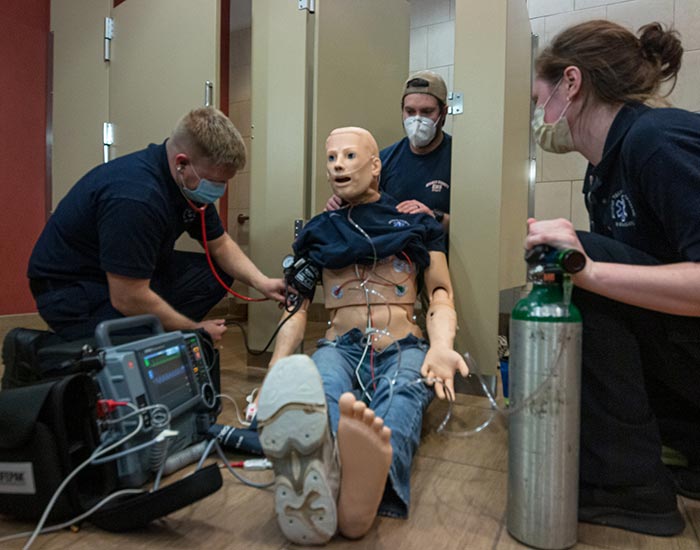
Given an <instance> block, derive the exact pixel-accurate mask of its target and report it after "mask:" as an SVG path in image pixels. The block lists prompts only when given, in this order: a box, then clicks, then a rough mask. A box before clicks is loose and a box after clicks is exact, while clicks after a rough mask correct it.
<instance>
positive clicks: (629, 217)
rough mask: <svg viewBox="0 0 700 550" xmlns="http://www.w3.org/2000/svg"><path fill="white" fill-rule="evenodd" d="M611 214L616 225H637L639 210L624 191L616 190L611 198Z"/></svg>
mask: <svg viewBox="0 0 700 550" xmlns="http://www.w3.org/2000/svg"><path fill="white" fill-rule="evenodd" d="M610 214H611V216H612V219H613V222H614V223H615V227H631V226H634V225H636V217H637V212H636V211H635V209H634V206H633V205H632V201H631V200H630V198H629V197H628V196H627V195H626V194H625V193H624V192H623V191H617V192H615V193H614V194H613V195H612V197H611V200H610Z"/></svg>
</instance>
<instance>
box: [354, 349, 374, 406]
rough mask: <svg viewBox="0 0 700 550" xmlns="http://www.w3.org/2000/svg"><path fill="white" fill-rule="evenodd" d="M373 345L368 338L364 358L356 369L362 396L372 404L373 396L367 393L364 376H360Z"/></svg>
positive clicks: (363, 351) (363, 352)
mask: <svg viewBox="0 0 700 550" xmlns="http://www.w3.org/2000/svg"><path fill="white" fill-rule="evenodd" d="M371 345H372V341H371V340H370V339H369V338H367V339H366V343H365V348H364V349H363V350H362V356H361V357H360V360H359V361H358V362H357V366H356V367H355V378H357V382H358V383H359V384H360V389H362V395H363V396H366V397H367V400H368V401H369V402H370V403H371V402H372V396H371V395H370V394H369V392H368V391H367V388H366V387H365V384H364V382H362V376H361V375H360V369H361V368H362V363H364V361H365V357H367V352H368V351H369V348H370V346H371Z"/></svg>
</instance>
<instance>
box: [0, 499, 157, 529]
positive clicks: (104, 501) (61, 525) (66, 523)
mask: <svg viewBox="0 0 700 550" xmlns="http://www.w3.org/2000/svg"><path fill="white" fill-rule="evenodd" d="M145 492H146V491H144V490H143V489H122V490H121V491H116V492H114V493H112V494H111V495H107V496H106V497H105V498H103V499H102V500H101V501H99V502H98V503H97V504H95V505H94V506H93V507H92V508H90V509H89V510H88V511H87V512H83V513H82V514H80V515H79V516H76V517H74V518H72V519H69V520H66V521H64V522H63V523H58V524H56V525H49V526H48V527H44V528H43V529H42V530H41V532H40V533H39V534H40V535H45V534H47V533H53V532H54V531H60V530H61V529H65V528H66V527H70V526H71V525H75V524H76V523H78V522H80V521H82V520H84V519H85V518H87V517H89V516H91V515H92V514H93V513H95V512H96V511H97V510H99V509H100V508H102V507H103V506H104V505H105V504H107V503H108V502H109V501H111V500H114V499H115V498H117V497H120V496H123V495H135V494H139V495H140V494H142V493H145ZM32 533H33V531H24V532H23V533H15V534H14V535H7V536H5V537H0V542H6V541H9V540H15V539H21V538H24V537H27V536H29V535H31V534H32Z"/></svg>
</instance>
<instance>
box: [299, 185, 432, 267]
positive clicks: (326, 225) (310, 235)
mask: <svg viewBox="0 0 700 550" xmlns="http://www.w3.org/2000/svg"><path fill="white" fill-rule="evenodd" d="M396 205H397V202H396V200H395V199H394V198H393V197H390V196H389V195H386V194H382V195H381V196H380V197H379V200H378V201H376V202H371V203H367V204H361V205H358V206H354V207H352V208H350V207H344V208H341V209H339V210H333V211H329V212H323V213H321V214H318V215H317V216H314V217H313V218H312V219H311V220H310V221H309V223H307V224H306V225H305V226H304V229H302V231H301V232H300V233H299V236H298V237H297V239H296V240H295V241H294V245H293V248H294V253H295V254H296V256H297V257H298V256H303V257H307V258H309V259H310V260H311V261H312V262H313V263H314V264H315V265H316V266H317V267H320V268H329V269H340V268H344V267H347V266H350V265H353V264H356V263H357V264H372V263H373V262H374V261H376V260H380V259H383V258H386V257H388V256H391V255H396V254H400V253H401V252H405V253H406V254H407V255H408V257H409V258H410V259H411V261H412V262H413V263H414V264H415V265H416V266H417V267H418V268H419V269H423V268H425V267H427V266H428V265H430V256H429V252H431V251H439V252H445V236H444V232H443V230H442V225H440V224H439V223H438V222H437V221H435V218H433V217H432V216H430V215H429V214H401V213H400V212H397V211H396ZM356 225H357V226H359V227H360V228H362V231H360V230H359V229H357V227H356ZM362 232H364V233H365V234H366V235H367V237H369V238H370V239H371V240H372V242H371V243H370V241H369V240H368V239H367V237H366V236H365V234H363V233H362Z"/></svg>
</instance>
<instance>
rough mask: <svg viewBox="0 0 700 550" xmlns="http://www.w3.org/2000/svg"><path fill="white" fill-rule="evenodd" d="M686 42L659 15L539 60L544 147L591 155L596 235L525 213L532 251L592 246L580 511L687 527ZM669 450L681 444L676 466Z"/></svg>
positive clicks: (698, 346) (692, 125)
mask: <svg viewBox="0 0 700 550" xmlns="http://www.w3.org/2000/svg"><path fill="white" fill-rule="evenodd" d="M682 56H683V48H682V46H681V42H680V39H679V37H678V35H677V33H676V32H674V31H672V30H667V29H664V28H663V27H662V26H661V25H660V24H659V23H651V24H648V25H645V26H644V27H642V28H641V29H639V31H638V33H637V34H636V35H635V34H633V33H632V32H630V31H628V30H627V29H625V28H624V27H621V26H620V25H617V24H615V23H612V22H610V21H588V22H586V23H582V24H579V25H576V26H573V27H571V28H568V29H566V30H564V31H563V32H561V33H560V34H559V35H558V36H557V37H555V38H554V40H553V41H552V42H551V44H549V45H548V46H547V47H546V48H545V49H544V50H543V51H542V53H541V54H540V55H539V57H538V58H537V61H536V65H535V71H536V75H535V81H534V84H533V99H534V101H535V102H536V109H535V116H534V120H533V130H534V133H535V137H536V138H537V141H538V142H539V144H540V145H541V147H542V148H543V149H544V150H546V151H550V152H554V153H565V152H569V151H578V152H579V153H581V154H582V155H583V156H584V157H586V159H587V160H588V161H589V165H588V169H587V171H586V174H585V180H584V187H583V192H584V194H585V200H586V207H587V209H588V213H589V217H590V231H589V232H577V231H575V230H574V229H573V226H572V224H571V223H570V222H569V221H567V220H563V219H558V220H535V219H530V220H528V226H529V231H528V236H527V239H526V243H525V246H526V248H531V247H533V246H535V245H539V244H549V245H551V246H554V247H556V248H575V249H578V250H580V251H582V252H583V253H584V254H585V255H586V256H587V260H588V261H587V263H586V267H585V268H584V269H583V271H581V272H579V273H577V274H575V275H574V276H573V282H574V285H575V287H574V292H573V301H574V303H575V304H576V305H577V306H578V307H579V309H580V310H581V313H582V316H583V372H582V394H581V397H582V402H581V403H582V404H581V407H582V408H581V454H580V490H579V519H580V520H581V521H586V522H591V523H601V524H605V525H611V526H615V527H620V528H623V529H628V530H631V531H638V532H643V533H648V534H654V535H663V536H670V535H675V534H677V533H679V532H681V531H682V530H683V528H684V521H683V518H682V516H681V515H680V513H679V511H678V508H677V503H676V494H677V493H679V494H682V495H684V496H686V497H689V498H700V115H698V114H695V113H690V112H688V111H684V110H681V109H674V108H671V107H670V106H669V104H668V102H667V101H666V99H665V97H667V96H668V94H669V93H670V92H671V90H672V89H673V86H674V85H675V82H676V78H677V76H678V71H679V70H680V66H681V59H682ZM662 447H665V448H666V450H668V449H673V451H674V455H675V460H674V461H673V464H672V465H671V464H670V463H669V462H670V461H668V460H666V463H667V464H664V462H662Z"/></svg>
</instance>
